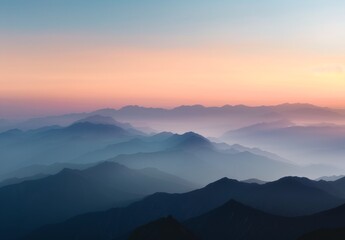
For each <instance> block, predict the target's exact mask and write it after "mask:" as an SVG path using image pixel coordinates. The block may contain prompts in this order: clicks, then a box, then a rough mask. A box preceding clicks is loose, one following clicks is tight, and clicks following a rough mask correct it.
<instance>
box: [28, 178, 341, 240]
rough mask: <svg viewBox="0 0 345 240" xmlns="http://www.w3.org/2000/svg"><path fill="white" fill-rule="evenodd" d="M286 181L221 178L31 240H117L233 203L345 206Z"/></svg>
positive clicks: (298, 211) (303, 210)
mask: <svg viewBox="0 0 345 240" xmlns="http://www.w3.org/2000/svg"><path fill="white" fill-rule="evenodd" d="M287 180H289V181H286V179H285V180H284V181H276V182H272V183H271V184H269V185H267V184H264V185H259V184H255V183H251V184H249V183H243V182H238V181H236V180H230V179H226V178H223V179H221V180H219V181H216V182H214V183H212V184H209V185H208V186H206V187H204V188H202V189H199V190H195V191H191V192H188V193H183V194H167V193H156V194H153V195H151V196H149V197H147V198H145V199H143V200H141V201H138V202H136V203H133V204H131V205H130V206H128V207H125V208H115V209H111V210H108V211H105V212H98V213H90V214H84V215H80V216H77V217H75V218H71V219H69V220H67V221H65V222H62V223H60V224H55V225H50V226H45V227H43V228H42V229H39V230H37V231H35V232H34V233H32V235H30V237H29V238H28V239H35V236H41V237H44V238H45V239H50V238H54V237H56V238H60V239H75V238H77V237H78V238H81V239H111V238H118V237H121V236H124V235H125V234H127V233H128V232H130V231H132V230H133V229H135V228H136V227H138V226H140V225H143V224H145V223H148V222H150V221H153V220H155V219H159V218H161V217H164V216H168V215H172V216H173V217H174V218H176V219H177V220H179V221H184V220H187V219H189V218H193V217H196V216H199V215H202V214H205V213H207V212H208V211H211V210H212V209H215V208H217V207H219V206H221V205H223V204H225V203H226V202H227V201H229V200H230V199H236V200H239V201H241V202H244V203H245V204H246V205H248V206H251V207H254V208H257V209H260V210H264V211H267V212H270V213H271V214H286V215H290V216H292V215H294V216H296V215H303V214H310V213H315V212H318V211H321V210H326V209H330V208H332V207H336V206H339V205H341V204H342V203H344V201H345V200H344V199H341V198H338V197H335V196H333V195H331V194H329V193H326V192H323V191H322V190H320V189H319V188H315V187H313V186H310V185H309V186H308V185H305V184H303V183H301V182H300V181H294V179H287ZM287 196H289V197H288V198H287ZM110 236H111V238H110Z"/></svg>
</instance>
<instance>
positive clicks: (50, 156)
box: [0, 122, 136, 174]
mask: <svg viewBox="0 0 345 240" xmlns="http://www.w3.org/2000/svg"><path fill="white" fill-rule="evenodd" d="M7 134H8V133H7ZM12 135H13V133H12ZM15 135H16V136H15V137H13V138H10V140H9V141H7V140H6V139H7V138H6V139H4V138H3V141H2V142H1V141H0V158H1V159H2V168H1V170H0V173H2V174H5V173H6V172H10V171H14V170H15V169H18V168H21V167H24V166H28V165H32V164H51V163H56V162H62V161H63V162H70V161H72V160H73V159H75V158H77V157H79V156H81V155H83V154H85V153H87V152H89V151H92V150H96V149H99V148H102V147H105V146H107V145H109V144H112V143H117V142H122V141H128V140H129V139H131V138H134V137H136V135H133V134H132V133H130V132H128V131H127V130H125V129H123V128H120V127H118V126H115V125H104V124H94V123H89V122H80V123H75V124H72V125H70V126H68V127H64V128H57V129H50V128H48V129H45V130H41V131H28V132H20V133H15ZM0 139H1V137H0Z"/></svg>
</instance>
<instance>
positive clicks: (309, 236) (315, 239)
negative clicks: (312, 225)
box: [298, 227, 345, 240]
mask: <svg viewBox="0 0 345 240" xmlns="http://www.w3.org/2000/svg"><path fill="white" fill-rule="evenodd" d="M344 239H345V227H343V228H335V229H318V230H315V231H313V232H310V233H306V234H305V235H303V236H302V237H300V238H298V240H344Z"/></svg>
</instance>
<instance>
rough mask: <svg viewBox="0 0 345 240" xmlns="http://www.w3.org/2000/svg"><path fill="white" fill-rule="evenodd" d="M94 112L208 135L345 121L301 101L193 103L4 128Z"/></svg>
mask: <svg viewBox="0 0 345 240" xmlns="http://www.w3.org/2000/svg"><path fill="white" fill-rule="evenodd" d="M93 115H102V116H109V117H114V118H115V119H118V120H119V121H123V122H130V123H135V125H136V126H146V127H147V126H150V127H152V128H155V129H157V130H158V131H164V130H168V131H173V132H187V131H196V132H200V133H202V134H206V135H209V134H212V135H219V134H221V133H224V132H225V131H226V130H229V129H236V128H239V127H244V126H246V125H250V124H255V123H257V122H267V121H277V120H281V119H288V120H290V121H297V122H299V121H304V122H325V121H327V122H335V121H344V119H345V114H344V111H342V110H338V109H331V108H325V107H318V106H314V105H311V104H300V103H296V104H281V105H276V106H255V107H250V106H245V105H225V106H222V107H204V106H202V105H193V106H180V107H176V108H173V109H164V108H147V107H140V106H126V107H123V108H121V109H111V108H108V109H100V110H96V111H93V112H89V113H71V114H66V115H59V116H48V117H42V118H34V119H29V120H26V121H22V122H20V123H15V124H12V125H11V124H10V125H9V123H8V121H6V122H5V121H4V123H3V125H2V130H3V131H4V130H6V129H10V128H19V129H23V130H27V129H34V128H39V127H43V126H50V125H61V126H67V125H70V124H72V123H73V122H75V121H78V120H80V119H82V118H87V117H90V116H93ZM196 119H197V121H196ZM0 124H1V123H0ZM0 129H1V125H0Z"/></svg>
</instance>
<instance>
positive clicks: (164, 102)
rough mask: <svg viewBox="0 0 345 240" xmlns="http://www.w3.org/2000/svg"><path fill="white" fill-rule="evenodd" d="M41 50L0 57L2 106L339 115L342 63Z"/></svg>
mask: <svg viewBox="0 0 345 240" xmlns="http://www.w3.org/2000/svg"><path fill="white" fill-rule="evenodd" d="M42 48H43V49H37V48H36V49H30V48H28V47H27V48H21V49H18V48H15V47H7V48H6V49H4V51H6V53H5V54H2V56H0V69H1V71H0V83H1V88H0V95H1V98H2V99H7V100H9V101H11V100H13V99H16V101H17V102H20V101H22V102H25V103H29V102H30V101H31V102H35V103H37V104H40V105H41V106H42V107H49V106H52V107H54V106H55V107H56V106H57V105H59V104H60V105H61V107H62V105H65V107H66V108H67V109H68V108H71V109H75V108H81V109H90V108H98V107H107V106H109V107H119V106H123V105H128V104H138V105H144V106H161V107H172V106H176V105H182V104H203V105H206V106H211V105H224V104H247V105H263V104H264V105H271V104H279V103H283V102H309V103H313V104H317V105H321V106H334V107H345V106H344V105H341V104H343V103H344V102H345V95H344V89H345V69H344V67H343V66H342V65H341V64H342V63H345V57H344V56H335V55H327V56H325V55H323V54H316V53H311V52H309V53H308V52H299V51H291V49H290V50H284V51H281V50H274V49H269V48H267V49H260V50H258V49H242V48H235V47H234V48H225V47H224V48H221V47H218V48H195V49H134V48H120V47H111V46H104V47H97V48H87V47H80V46H79V47H76V48H73V47H72V46H69V47H66V46H64V47H60V48H59V47H57V48H55V47H52V46H48V47H47V46H43V47H42ZM62 49H63V51H62ZM58 103H59V104H58ZM66 103H68V104H67V106H66ZM60 105H59V106H60Z"/></svg>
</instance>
